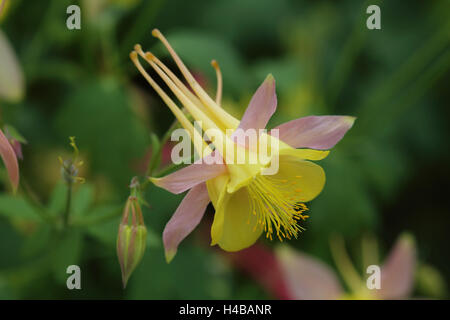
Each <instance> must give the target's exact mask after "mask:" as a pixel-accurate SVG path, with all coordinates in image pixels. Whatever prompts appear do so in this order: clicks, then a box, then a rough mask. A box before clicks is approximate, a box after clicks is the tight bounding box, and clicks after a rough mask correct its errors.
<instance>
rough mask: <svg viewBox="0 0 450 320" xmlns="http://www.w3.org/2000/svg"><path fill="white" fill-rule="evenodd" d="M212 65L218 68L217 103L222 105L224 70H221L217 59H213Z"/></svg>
mask: <svg viewBox="0 0 450 320" xmlns="http://www.w3.org/2000/svg"><path fill="white" fill-rule="evenodd" d="M211 65H212V66H213V68H214V69H215V70H216V77H217V91H216V104H217V105H218V106H220V105H221V101H222V71H220V67H219V64H218V63H217V61H216V60H213V61H211Z"/></svg>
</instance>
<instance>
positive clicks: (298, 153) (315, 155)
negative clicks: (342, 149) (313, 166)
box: [279, 148, 330, 161]
mask: <svg viewBox="0 0 450 320" xmlns="http://www.w3.org/2000/svg"><path fill="white" fill-rule="evenodd" d="M329 153H330V151H322V150H314V149H294V148H284V149H281V150H280V153H279V154H280V156H283V155H291V156H293V157H297V158H300V159H305V160H314V161H317V160H322V159H325V158H326V157H327V156H328V154H329Z"/></svg>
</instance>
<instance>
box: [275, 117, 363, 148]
mask: <svg viewBox="0 0 450 320" xmlns="http://www.w3.org/2000/svg"><path fill="white" fill-rule="evenodd" d="M355 119H356V118H355V117H350V116H309V117H304V118H300V119H295V120H292V121H289V122H286V123H283V124H282V125H279V126H278V127H276V128H275V129H278V130H279V139H280V140H281V141H283V142H285V143H287V144H289V145H290V146H291V147H293V148H310V149H320V150H323V149H330V148H332V147H334V145H335V144H336V143H338V142H339V140H341V139H342V138H343V137H344V135H345V133H346V132H347V131H348V130H349V129H350V128H351V127H352V126H353V123H354V122H355Z"/></svg>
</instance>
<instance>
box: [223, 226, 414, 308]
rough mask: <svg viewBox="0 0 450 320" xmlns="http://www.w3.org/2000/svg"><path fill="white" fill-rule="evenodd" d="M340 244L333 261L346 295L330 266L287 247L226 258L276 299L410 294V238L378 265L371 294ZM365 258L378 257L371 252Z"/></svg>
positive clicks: (256, 247) (250, 250)
mask: <svg viewBox="0 0 450 320" xmlns="http://www.w3.org/2000/svg"><path fill="white" fill-rule="evenodd" d="M337 242H340V240H337ZM340 244H343V242H341V243H339V244H338V245H337V247H335V248H334V249H333V251H335V254H334V256H335V257H334V258H335V260H336V261H335V262H336V265H337V267H338V270H339V271H340V274H341V275H342V278H343V279H344V281H345V282H346V283H347V284H348V287H349V288H350V292H345V291H344V289H343V287H342V285H341V283H340V281H339V278H338V276H337V273H336V272H335V271H334V270H333V269H332V268H331V267H330V266H328V265H327V264H325V263H323V262H322V261H320V260H319V259H317V258H314V257H313V256H310V255H308V254H306V253H303V252H300V251H297V250H294V249H292V248H290V247H289V246H287V245H282V246H279V247H278V248H277V249H276V250H275V251H272V250H270V249H269V248H267V247H265V246H264V245H262V244H259V243H258V244H255V245H253V246H252V247H250V248H248V249H246V250H242V251H240V252H236V253H229V254H226V256H227V257H228V258H229V259H230V260H231V262H232V263H233V264H234V265H235V266H236V267H237V268H238V269H240V270H242V271H243V272H245V273H247V274H249V276H250V277H252V278H253V279H254V280H255V281H256V282H258V283H259V284H260V285H261V286H262V287H263V288H264V289H265V290H266V291H267V292H269V293H271V294H272V295H273V296H274V297H275V298H277V299H291V300H317V299H320V300H327V299H406V298H408V297H409V296H410V294H411V291H412V288H413V281H414V270H415V266H416V248H415V244H414V240H413V238H412V237H411V236H409V235H402V236H400V237H399V238H398V240H397V242H396V243H395V245H394V247H393V248H392V249H391V251H390V253H389V255H388V257H387V258H386V260H385V261H384V264H382V265H381V266H380V268H381V288H380V289H372V290H369V289H368V288H367V286H366V281H365V280H363V279H362V278H361V277H360V276H359V275H358V274H357V273H356V270H355V268H354V266H353V264H351V262H350V260H349V259H348V256H347V254H346V252H344V251H345V249H344V248H343V247H342V246H340ZM373 248H376V247H373ZM342 250H344V251H342ZM365 254H366V255H367V254H372V255H373V254H375V255H376V253H375V252H371V253H369V252H365ZM363 255H364V252H363ZM366 267H367V266H366Z"/></svg>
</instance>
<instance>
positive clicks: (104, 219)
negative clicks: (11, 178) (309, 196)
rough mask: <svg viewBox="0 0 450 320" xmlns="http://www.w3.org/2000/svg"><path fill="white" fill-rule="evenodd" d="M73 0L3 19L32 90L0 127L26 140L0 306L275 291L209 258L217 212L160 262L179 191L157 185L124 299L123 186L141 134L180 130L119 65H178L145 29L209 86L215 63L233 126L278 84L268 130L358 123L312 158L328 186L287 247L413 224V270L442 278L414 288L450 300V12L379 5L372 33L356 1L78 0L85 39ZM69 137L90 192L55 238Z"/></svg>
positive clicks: (8, 227)
mask: <svg viewBox="0 0 450 320" xmlns="http://www.w3.org/2000/svg"><path fill="white" fill-rule="evenodd" d="M72 2H73V1H68V0H62V1H49V0H47V1H45V0H43V1H23V0H22V1H20V0H15V1H11V4H10V5H9V6H8V7H7V11H6V12H5V15H4V17H3V19H2V20H1V22H0V23H1V24H0V27H1V29H2V31H3V32H4V33H5V34H6V36H7V38H8V39H9V41H10V43H11V44H12V47H13V48H14V50H15V52H16V55H17V58H18V61H19V62H20V64H21V66H22V68H23V70H24V80H25V83H26V90H25V94H24V97H23V99H22V100H21V101H19V102H7V101H3V100H0V116H1V118H0V120H1V124H2V126H3V125H4V124H6V123H7V124H10V125H12V126H13V127H14V128H16V129H17V130H18V132H20V134H22V135H23V136H24V137H25V138H26V140H27V141H28V144H26V145H23V151H24V160H23V161H22V162H21V163H20V167H21V170H22V177H21V179H22V180H21V185H22V189H21V190H20V192H19V194H18V195H17V196H12V195H10V194H9V193H8V192H7V190H2V192H1V193H0V299H10V298H40V299H42V298H134V299H146V298H151V299H183V298H184V299H197V298H204V299H228V298H235V299H260V298H261V299H264V298H271V297H272V295H271V293H269V292H264V291H263V290H262V289H261V288H260V287H259V286H258V285H257V284H255V283H254V282H252V280H250V279H249V278H248V277H246V276H245V275H244V274H241V273H240V272H239V271H237V270H236V269H235V268H233V266H232V264H230V262H229V261H228V260H227V259H226V257H225V256H223V255H222V254H221V253H220V252H219V251H217V250H215V249H214V248H210V247H209V235H208V232H209V229H208V228H209V226H210V223H211V219H210V218H211V215H212V212H208V214H207V217H206V218H205V219H204V221H203V222H202V224H201V225H200V226H199V228H198V229H197V230H196V231H195V232H194V234H192V235H191V236H190V237H189V238H188V239H187V240H186V241H185V242H183V244H182V245H181V247H180V249H179V253H178V255H177V257H176V258H175V260H174V261H173V262H172V263H171V264H170V265H167V264H166V263H165V260H164V253H163V248H162V243H161V234H162V230H163V228H164V225H165V223H166V222H167V221H168V219H169V218H170V216H171V214H172V213H173V212H174V210H175V209H176V207H177V205H178V203H179V201H180V200H181V198H182V196H175V195H172V194H169V193H168V192H166V191H164V190H161V189H158V188H156V187H153V186H150V187H149V189H148V190H147V191H146V199H145V200H146V201H147V202H148V204H149V207H145V208H144V215H145V216H144V218H145V221H146V224H147V227H148V229H149V236H148V248H149V249H148V250H147V252H146V254H145V256H144V259H143V262H142V263H141V264H140V265H139V266H138V268H137V270H136V272H135V273H134V274H133V275H132V277H131V279H130V282H129V286H128V288H127V289H126V290H122V288H121V280H120V268H119V264H118V262H117V258H116V251H115V241H116V236H117V229H118V225H119V217H120V214H121V210H122V207H123V205H124V203H125V200H126V197H127V193H128V187H127V185H128V183H129V181H130V179H131V177H132V176H133V175H143V174H144V173H145V165H146V161H148V159H147V158H146V154H148V152H149V149H150V145H151V142H150V133H151V132H155V133H156V134H157V135H158V136H162V135H163V134H164V133H165V131H166V130H167V129H168V127H169V126H170V124H171V123H172V121H173V118H172V116H171V115H170V113H169V112H168V110H166V109H167V108H165V107H164V106H163V104H162V102H161V101H160V100H159V98H158V97H157V96H156V94H155V93H154V92H153V91H152V90H151V88H149V87H148V86H147V85H146V83H144V80H143V79H142V78H141V77H140V76H139V75H138V73H137V71H136V70H135V69H134V67H133V65H132V63H131V62H130V61H129V58H128V54H129V52H130V51H131V50H132V47H133V45H134V44H135V43H141V44H142V45H143V47H144V48H148V49H151V50H153V51H154V52H155V53H156V54H158V55H159V56H160V57H161V58H163V60H165V61H166V60H167V62H168V63H169V64H170V62H169V60H168V59H165V58H167V54H166V53H165V51H164V50H161V49H162V47H161V46H160V45H159V44H157V42H156V40H155V39H154V38H152V37H151V34H150V31H151V29H152V28H154V27H158V28H159V29H160V30H161V31H162V32H164V33H165V34H166V35H167V37H168V39H169V40H170V41H171V43H172V44H173V46H174V48H175V49H176V50H177V52H178V53H179V55H180V56H181V57H182V58H183V59H184V60H185V62H186V64H187V65H188V66H189V67H190V68H191V69H192V70H193V71H194V73H195V74H196V75H197V76H198V77H199V79H201V80H202V81H203V84H204V85H205V86H206V88H207V90H208V91H209V92H211V93H213V91H214V90H215V74H214V70H213V69H212V68H211V66H210V61H211V59H216V60H217V61H218V62H219V63H220V65H221V69H222V72H223V77H224V108H226V109H227V110H229V111H230V112H231V113H232V114H235V115H242V113H243V111H244V110H245V107H246V105H247V103H248V101H249V99H250V97H251V95H252V93H253V91H254V90H255V89H256V88H257V86H258V85H259V84H260V83H261V82H262V81H263V79H264V77H265V76H266V75H267V74H268V73H272V74H273V75H274V77H275V79H276V81H277V93H278V98H279V104H278V111H277V113H276V116H275V117H274V118H273V119H272V120H271V125H273V126H275V125H277V124H279V123H281V122H284V121H287V120H291V119H293V118H298V117H301V116H305V115H310V114H318V115H322V114H348V115H353V116H357V117H358V120H357V121H356V123H355V126H354V127H353V129H352V130H351V131H350V132H349V133H348V135H347V136H346V137H345V139H344V140H343V141H342V142H340V143H339V144H338V145H337V146H336V147H335V148H334V149H333V151H332V152H331V154H330V156H329V157H328V158H327V159H325V160H324V161H322V162H321V165H322V166H323V168H324V169H325V172H326V174H327V184H326V187H325V189H324V191H323V192H322V194H321V195H320V196H319V197H318V198H317V199H315V200H314V201H313V202H312V203H311V211H310V213H311V219H310V220H309V222H308V228H307V231H306V232H304V233H303V234H302V235H301V237H300V239H298V240H296V241H291V242H290V245H292V246H294V247H296V248H299V249H301V250H304V251H307V252H309V253H310V254H312V255H315V256H317V257H320V258H321V259H323V260H324V261H328V262H329V263H330V264H332V262H331V261H332V260H331V256H330V252H329V247H328V241H329V237H330V235H331V234H333V233H339V234H342V235H343V236H344V237H345V239H346V241H347V243H353V247H354V249H355V248H356V247H357V244H358V243H359V241H360V239H361V236H362V235H364V234H366V233H367V232H373V233H376V234H377V235H378V237H379V238H380V239H381V240H382V244H383V245H384V247H385V248H389V247H390V246H391V244H392V243H393V241H394V239H395V238H396V237H397V235H398V234H399V233H401V232H402V231H405V230H408V231H410V232H411V233H412V234H413V235H414V236H415V237H416V239H417V244H418V248H419V259H420V260H421V261H424V262H426V263H427V264H431V265H433V266H434V267H435V268H436V269H432V270H433V272H431V273H430V272H428V273H427V272H424V271H423V269H421V272H420V277H421V278H420V279H419V280H418V283H419V285H418V286H417V292H416V294H418V295H429V296H430V297H446V295H447V294H448V293H447V292H446V289H445V287H446V286H448V284H449V282H448V281H450V261H449V257H448V254H447V252H448V248H447V244H448V241H449V240H450V239H449V237H448V231H447V226H448V225H449V222H450V216H449V210H448V208H449V207H450V203H449V198H448V192H449V191H450V190H449V187H448V181H449V179H450V171H449V167H448V163H449V160H450V152H449V148H448V146H447V141H448V139H449V137H450V132H449V128H450V127H449V126H448V119H449V118H448V115H449V110H448V101H449V98H450V97H449V90H448V83H449V80H450V78H449V72H448V71H449V67H450V47H449V44H450V42H449V36H450V34H449V30H450V25H449V21H450V19H449V18H450V16H449V15H450V3H449V2H448V1H445V0H442V1H428V2H424V1H419V0H417V1H409V2H408V3H407V4H406V3H404V2H400V1H373V2H374V3H378V4H379V5H380V7H381V12H382V30H373V31H371V30H367V28H366V26H365V19H366V17H367V14H366V13H365V10H366V8H367V5H368V4H369V2H367V3H363V2H355V1H350V0H347V1H339V2H338V1H294V0H282V1H271V0H246V1H241V0H240V1H238V0H232V1H220V0H214V1H200V0H193V1H182V0H152V1H139V0H135V1H125V0H122V1H118V0H116V1H114V0H85V1H80V5H81V10H82V29H81V30H74V31H70V30H67V28H66V25H65V19H66V17H67V14H66V8H67V6H68V5H70V4H72ZM370 4H372V3H370ZM68 136H76V137H77V144H78V146H79V148H80V152H81V157H82V158H83V160H84V162H85V165H84V167H83V168H82V170H83V172H82V173H81V176H83V177H85V178H86V180H87V183H86V184H84V185H81V186H77V187H76V189H75V192H74V197H73V207H72V216H71V217H72V218H71V219H72V225H71V228H70V229H69V230H67V232H64V233H61V232H59V231H57V230H55V229H54V228H52V227H51V225H52V221H54V219H56V217H58V216H59V215H60V214H61V212H62V211H63V210H64V206H65V201H66V194H67V190H66V189H65V188H67V187H66V186H65V185H64V184H63V183H61V178H60V171H59V170H60V167H59V162H58V159H57V157H58V156H60V155H61V156H64V155H66V154H68V153H69V152H70V151H69V149H68V145H67V139H68ZM143 166H144V169H143ZM0 179H3V180H5V179H6V175H5V173H4V170H3V167H1V168H0ZM1 185H2V186H6V185H7V184H3V183H2V184H1ZM264 241H265V240H264ZM269 245H272V244H270V243H269ZM354 251H355V252H356V249H355V250H354ZM71 264H78V265H79V266H80V267H81V269H82V275H83V276H82V288H83V289H82V290H80V291H77V290H74V291H69V290H67V289H66V286H65V280H66V278H67V274H66V273H65V270H66V267H67V266H68V265H71ZM429 268H431V267H429ZM430 270H431V269H430ZM437 270H439V271H437ZM427 274H429V275H430V277H431V278H430V279H428V278H427Z"/></svg>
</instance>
